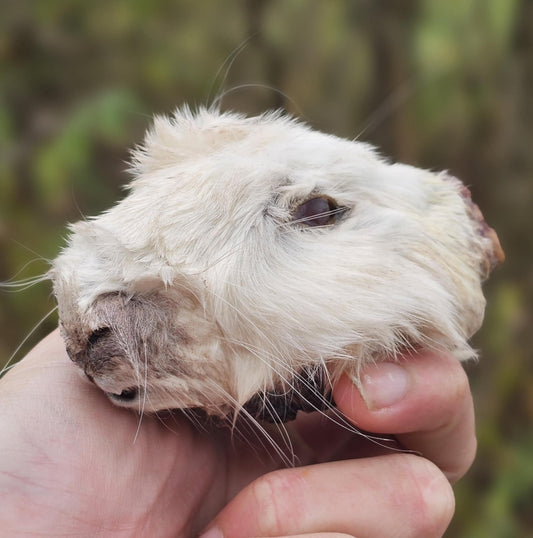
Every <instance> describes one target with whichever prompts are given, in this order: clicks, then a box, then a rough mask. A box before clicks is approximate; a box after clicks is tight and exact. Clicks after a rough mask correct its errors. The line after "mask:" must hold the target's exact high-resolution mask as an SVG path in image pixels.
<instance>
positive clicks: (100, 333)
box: [87, 327, 111, 348]
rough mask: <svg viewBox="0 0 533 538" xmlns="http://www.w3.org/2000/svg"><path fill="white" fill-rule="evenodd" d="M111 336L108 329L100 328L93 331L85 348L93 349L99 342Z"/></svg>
mask: <svg viewBox="0 0 533 538" xmlns="http://www.w3.org/2000/svg"><path fill="white" fill-rule="evenodd" d="M110 334H111V329H110V328H109V327H101V328H100V329H96V331H93V332H92V333H91V335H90V336H89V339H88V340H87V346H88V347H89V348H91V347H94V346H95V345H96V344H97V343H98V342H99V341H100V340H102V339H103V338H106V337H108V336H109V335H110Z"/></svg>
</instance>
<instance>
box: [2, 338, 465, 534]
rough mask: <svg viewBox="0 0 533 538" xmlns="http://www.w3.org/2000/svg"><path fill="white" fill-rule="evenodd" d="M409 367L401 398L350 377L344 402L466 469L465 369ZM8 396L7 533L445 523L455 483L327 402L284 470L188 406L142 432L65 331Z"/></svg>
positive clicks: (458, 470)
mask: <svg viewBox="0 0 533 538" xmlns="http://www.w3.org/2000/svg"><path fill="white" fill-rule="evenodd" d="M403 367H404V369H405V371H407V372H408V377H409V380H410V381H409V384H408V390H407V393H406V394H405V395H404V397H403V399H401V401H400V402H398V403H397V404H393V405H389V406H387V407H386V408H384V409H381V410H373V411H370V410H368V408H367V407H366V405H365V404H364V402H363V400H362V399H361V398H360V396H359V395H358V391H357V390H355V389H354V388H353V386H352V385H351V383H350V382H349V380H347V379H343V380H341V381H340V382H339V384H338V385H337V387H336V389H335V398H336V400H337V403H338V406H339V409H340V410H341V411H342V412H344V413H345V414H346V416H348V417H349V418H350V419H352V420H353V421H354V422H356V423H357V424H358V425H359V426H361V427H364V428H365V429H368V430H371V431H375V432H380V431H387V432H390V433H398V434H399V435H398V438H399V440H400V442H401V443H402V445H403V446H405V447H406V448H408V449H410V450H416V451H420V452H421V453H423V455H424V456H426V457H427V458H429V459H431V460H433V461H434V462H435V463H436V464H437V465H439V466H441V467H442V469H443V471H444V472H445V473H446V474H447V475H448V476H449V477H450V478H451V479H456V478H458V477H459V476H460V475H461V474H462V473H464V472H465V471H466V469H467V468H468V466H469V465H470V462H471V460H472V457H473V453H474V451H475V438H474V432H473V412H472V405H471V398H470V393H469V390H468V383H467V382H466V377H465V376H464V373H463V372H462V368H461V367H460V365H458V364H457V363H456V361H455V360H454V359H452V358H450V357H446V356H436V355H431V354H427V353H425V354H423V355H422V356H417V357H412V358H410V359H409V360H408V361H406V362H405V363H403ZM376 368H378V367H376ZM385 368H389V369H390V368H391V366H385ZM375 373H376V372H374V374H375ZM389 374H390V372H389ZM376 379H377V377H376V375H374V383H373V385H372V383H367V400H368V399H369V396H370V392H371V391H370V390H369V389H368V387H370V386H371V385H372V386H374V387H376V386H378V385H377V383H376ZM435 380H437V382H434V381H435ZM367 381H369V379H367ZM432 382H433V383H434V384H432ZM426 385H427V386H426ZM374 396H375V395H374ZM0 409H1V411H0V494H1V495H2V501H1V502H0V523H1V525H0V527H1V528H2V529H3V532H6V533H7V535H9V536H17V535H19V536H25V535H29V534H31V533H34V532H39V533H40V534H41V535H46V534H48V535H52V536H57V535H60V534H63V535H74V534H75V535H77V536H93V535H95V534H98V535H100V536H156V537H159V536H194V535H196V534H197V533H198V532H199V531H200V529H202V528H203V527H204V526H206V525H207V526H208V528H209V529H210V532H211V533H212V534H213V533H215V535H216V533H218V534H219V535H220V534H222V535H223V536H226V537H232V538H238V537H240V536H247V537H249V536H281V535H296V534H306V535H309V534H313V533H326V532H329V533H344V534H348V535H357V536H358V537H363V536H389V535H392V534H393V533H394V534H395V535H396V536H439V535H441V534H442V532H443V531H444V529H445V527H446V526H447V524H448V522H449V519H450V517H451V513H452V511H453V496H452V493H451V490H450V487H449V485H448V482H447V481H446V480H445V479H444V475H443V474H442V473H441V472H440V471H439V470H438V468H437V467H436V466H435V465H433V464H431V463H429V461H428V460H427V459H425V458H421V457H418V456H414V455H412V454H404V453H396V454H389V455H386V456H380V457H377V454H380V453H382V452H383V450H382V449H381V448H380V447H379V446H378V445H374V444H368V443H365V442H362V439H361V438H360V437H359V436H355V435H354V434H353V433H350V432H347V431H344V430H342V429H341V428H337V427H335V425H334V424H333V423H332V422H329V421H326V420H325V419H324V418H323V417H321V416H320V415H318V414H314V415H302V416H301V417H299V419H298V420H297V421H295V422H294V423H292V424H290V425H289V426H288V429H289V431H290V433H291V435H292V437H293V445H294V451H295V453H296V455H297V457H298V458H299V460H300V462H301V463H302V464H303V466H302V467H299V468H296V469H283V470H275V469H279V468H280V467H281V464H280V462H279V460H276V457H274V456H272V457H270V456H269V454H270V455H271V453H272V449H271V448H269V447H268V446H266V447H263V446H262V445H261V443H260V442H259V441H258V440H252V441H248V442H240V441H239V440H238V437H237V438H236V439H233V440H232V439H231V436H230V433H229V432H228V431H225V430H222V429H216V430H213V431H210V432H202V431H199V430H198V429H196V428H194V427H192V426H191V424H190V423H189V422H188V421H187V420H185V419H183V417H180V416H178V415H170V416H169V417H167V418H166V419H165V420H158V419H157V418H156V417H147V416H146V417H143V419H142V423H141V425H140V427H139V431H138V433H136V432H137V427H138V421H139V418H138V417H136V416H135V415H134V414H133V413H131V412H128V411H125V410H122V409H119V408H116V407H114V406H112V405H111V404H110V403H109V402H108V401H107V399H106V398H105V396H104V395H103V394H101V393H100V392H99V391H98V390H97V389H96V388H95V387H93V386H91V385H89V384H88V383H86V382H85V381H83V380H82V379H81V377H80V376H79V374H78V372H77V371H76V369H75V368H74V367H73V365H72V364H71V363H70V361H69V359H68V358H67V357H66V354H65V352H64V350H63V345H62V343H61V341H60V339H59V337H58V335H57V332H56V333H54V334H52V335H51V336H49V337H48V338H47V339H45V340H44V341H43V342H41V344H40V345H39V346H37V348H36V349H35V350H33V351H32V352H31V353H30V354H29V356H28V357H27V358H26V359H24V360H23V361H22V362H21V363H20V364H19V365H18V366H17V367H16V368H14V369H13V370H12V371H11V372H10V373H9V374H8V375H7V376H6V377H5V378H4V379H3V380H2V381H1V382H0ZM409 432H411V433H409ZM412 432H418V433H412ZM134 439H135V443H134V442H133V441H134ZM360 456H365V457H363V458H360V459H354V458H357V457H360ZM335 460H338V461H335ZM272 471H273V472H272ZM232 499H233V500H232ZM220 510H221V511H220ZM219 511H220V513H219V515H218V516H217V517H216V518H215V519H214V521H213V522H212V523H211V524H209V525H208V523H209V522H210V520H212V519H213V518H214V517H215V515H216V514H217V512H219Z"/></svg>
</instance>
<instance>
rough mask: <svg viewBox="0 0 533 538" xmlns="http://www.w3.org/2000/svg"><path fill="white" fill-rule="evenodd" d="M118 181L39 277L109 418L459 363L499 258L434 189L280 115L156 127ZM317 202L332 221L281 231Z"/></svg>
mask: <svg viewBox="0 0 533 538" xmlns="http://www.w3.org/2000/svg"><path fill="white" fill-rule="evenodd" d="M132 171H133V175H134V179H133V181H132V183H131V186H130V192H129V195H128V196H127V197H126V198H125V199H124V200H122V201H121V202H120V203H118V204H117V205H116V206H115V207H113V208H112V209H111V210H109V211H107V212H106V213H104V214H102V215H100V216H98V217H95V218H92V219H90V220H88V221H84V222H79V223H77V224H75V225H73V226H72V227H71V232H72V234H71V236H70V239H69V243H68V246H67V247H66V248H65V249H64V251H63V252H62V254H61V255H60V256H59V257H58V258H57V259H56V260H55V263H54V266H53V269H52V271H51V276H52V279H53V281H54V291H55V294H56V297H57V300H58V304H59V315H60V323H61V330H62V334H63V337H64V339H65V342H66V345H67V349H68V352H69V354H70V356H71V357H72V358H73V360H75V361H76V362H77V363H78V364H80V366H81V367H82V368H83V369H84V370H85V372H86V373H87V374H88V375H89V376H90V378H91V379H92V380H93V381H94V382H95V383H96V384H97V385H98V386H99V387H101V388H102V390H104V391H105V392H106V393H108V394H109V395H110V396H111V397H112V399H114V401H116V402H117V403H118V404H119V405H125V406H130V407H135V408H136V407H139V408H141V403H140V402H141V401H142V409H143V410H145V411H157V410H160V409H166V408H190V407H201V408H203V409H205V410H206V411H207V412H208V413H210V414H215V415H220V416H227V415H228V414H230V413H232V412H233V411H234V410H239V409H240V408H241V407H242V406H243V405H244V404H245V403H246V402H247V401H249V400H250V399H251V398H252V397H254V395H257V394H258V393H262V392H265V391H272V392H280V391H283V390H289V389H290V387H291V385H292V383H293V380H294V379H295V376H298V374H299V373H301V372H302V371H303V370H304V369H306V371H309V369H311V370H313V369H314V368H316V370H317V371H319V370H321V369H323V368H324V366H325V367H326V369H327V372H328V373H329V375H330V376H331V377H332V378H335V377H336V376H338V375H340V373H341V372H343V371H347V372H348V373H350V374H352V375H353V376H355V377H356V376H357V372H358V370H359V368H360V366H361V365H362V364H364V363H366V362H368V361H373V360H379V359H380V358H382V357H391V356H395V354H397V353H398V352H400V351H402V350H405V349H406V348H410V347H414V348H418V347H427V348H432V349H447V350H450V351H452V352H453V353H454V354H455V355H456V356H457V358H458V359H460V360H463V359H467V358H470V357H473V356H474V355H475V353H474V351H473V350H472V349H471V347H470V346H469V344H468V338H469V337H470V336H471V335H472V334H473V333H474V332H475V331H476V330H477V329H478V328H479V326H480V324H481V321H482V317H483V311H484V306H485V300H484V298H483V295H482V291H481V281H482V280H483V279H484V278H485V277H486V276H487V275H488V269H489V267H490V266H492V265H493V264H494V263H495V261H497V260H498V259H500V258H501V257H502V253H501V249H500V248H499V245H498V243H497V239H496V237H495V234H494V233H493V232H492V230H491V229H490V228H488V226H487V225H486V224H485V223H484V221H483V218H482V216H481V214H480V213H479V210H478V209H477V206H475V205H474V204H473V203H472V202H471V201H470V198H469V193H468V191H467V189H466V188H465V187H464V186H463V185H462V184H461V183H460V182H459V181H458V180H456V179H455V178H452V177H451V176H448V175H447V174H446V173H432V172H430V171H427V170H420V169H417V168H414V167H411V166H406V165H403V164H391V163H389V162H388V161H386V160H385V159H383V158H381V157H380V156H379V155H378V154H377V153H376V152H375V151H374V150H373V148H371V147H370V146H368V145H366V144H363V143H360V142H352V141H348V140H343V139H340V138H337V137H334V136H331V135H327V134H323V133H320V132H316V131H313V130H311V129H310V128H309V127H307V126H306V125H304V124H302V123H300V122H298V121H295V120H294V119H291V118H288V117H286V116H284V115H282V114H279V113H269V114H265V115H262V116H259V117H254V118H246V117H243V116H240V115H237V114H233V113H220V112H218V111H216V110H206V109H202V110H200V111H198V112H197V113H191V112H190V111H189V110H188V109H181V110H178V111H177V112H176V113H175V114H174V115H173V116H172V117H170V118H167V117H158V118H156V120H155V123H154V126H153V128H152V129H151V130H150V131H149V133H148V134H147V136H146V140H145V143H144V145H143V146H142V147H141V148H139V149H138V150H137V151H135V152H134V155H133V164H132ZM320 196H327V197H328V199H331V200H334V201H335V202H336V204H337V205H338V206H339V207H342V208H343V213H342V215H341V216H339V218H338V219H337V221H336V222H334V223H332V224H331V225H327V226H318V227H311V226H308V225H306V223H305V222H295V216H294V215H295V210H296V208H298V207H299V206H300V205H301V204H302V203H304V202H306V201H307V200H309V199H311V198H315V197H320ZM135 387H136V388H137V392H136V394H135V397H132V398H123V399H120V398H117V396H119V395H120V394H121V393H124V394H126V395H127V393H128V391H129V390H130V389H132V388H135ZM124 391H126V392H124ZM113 395H114V397H113Z"/></svg>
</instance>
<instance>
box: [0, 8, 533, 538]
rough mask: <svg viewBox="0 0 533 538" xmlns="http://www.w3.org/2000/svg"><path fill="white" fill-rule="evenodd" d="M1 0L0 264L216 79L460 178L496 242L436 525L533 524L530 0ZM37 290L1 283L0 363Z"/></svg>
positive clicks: (119, 168)
mask: <svg viewBox="0 0 533 538" xmlns="http://www.w3.org/2000/svg"><path fill="white" fill-rule="evenodd" d="M0 13H1V15H0V281H6V280H9V279H10V278H15V279H24V278H27V277H31V276H35V275H38V274H40V273H42V272H44V271H46V269H47V266H48V265H47V261H46V260H49V259H51V258H53V257H54V256H56V255H57V253H58V251H59V249H60V247H61V245H62V244H63V241H64V236H65V224H66V223H67V222H71V221H75V220H78V219H80V218H81V216H82V215H91V214H94V213H96V212H99V211H101V210H103V209H105V208H107V207H109V205H110V204H111V203H112V202H113V201H114V200H117V199H118V198H120V197H121V196H123V191H122V190H121V185H123V184H124V183H125V182H127V180H128V175H127V174H126V172H125V168H126V164H125V161H126V160H127V159H128V148H131V147H132V146H133V145H134V144H136V143H138V142H140V141H141V139H142V134H143V131H144V130H145V129H146V128H147V126H148V125H149V124H150V117H151V115H152V114H153V113H162V112H170V111H172V109H173V108H174V107H176V106H177V105H181V104H182V103H189V104H190V105H192V106H195V105H201V104H207V103H209V102H211V101H212V100H213V99H214V98H215V97H216V96H217V95H220V94H221V93H223V92H226V93H224V97H223V99H222V107H223V109H236V110H239V111H242V112H246V113H251V114H254V113H258V112H261V111H263V110H265V109H268V108H277V107H283V108H285V109H286V110H288V111H289V112H291V113H293V114H296V115H298V116H301V117H303V118H304V119H305V120H306V121H308V122H309V123H310V124H311V125H312V126H313V127H315V128H318V129H321V130H324V131H328V132H332V133H335V134H338V135H341V136H346V137H352V138H353V137H355V136H358V135H360V138H361V139H362V140H365V141H368V142H371V143H373V144H376V145H378V146H379V147H380V148H381V150H382V152H383V153H384V154H386V155H389V156H391V157H392V158H393V159H394V160H401V161H404V162H408V163H411V164H414V165H417V166H422V167H428V168H432V169H448V170H450V171H451V172H452V173H453V174H454V175H456V176H458V177H460V178H462V179H463V181H464V182H465V183H466V184H468V185H469V186H470V187H471V190H472V192H473V196H474V199H475V200H476V201H477V202H478V204H479V205H480V206H481V208H482V209H483V212H484V214H485V217H486V219H487V221H488V222H489V223H490V224H491V226H493V227H494V228H496V229H497V230H498V233H499V236H500V239H501V241H502V244H503V246H504V249H505V250H506V253H507V257H508V259H507V261H506V263H505V265H504V266H502V267H500V268H498V269H497V271H496V273H495V274H494V275H493V278H492V279H491V280H490V282H488V283H487V285H486V295H487V297H488V309H487V316H486V322H485V325H484V328H483V329H482V331H481V332H480V334H479V335H477V336H476V338H475V344H476V346H477V347H478V348H479V349H480V350H481V361H480V363H479V364H477V365H473V364H472V365H468V366H467V369H468V371H469V375H470V378H471V383H472V388H473V391H474V395H475V401H476V407H477V416H478V432H479V443H480V444H479V455H478V458H477V460H476V463H475V465H474V466H473V468H472V470H471V471H470V472H469V474H468V475H467V476H466V477H465V478H464V479H463V480H462V481H461V482H460V483H459V484H458V485H457V486H456V488H455V489H456V493H457V513H456V516H455V519H454V522H453V524H452V527H451V528H450V529H449V531H448V533H447V536H450V537H472V538H477V537H480V538H481V537H483V538H486V537H521V536H524V537H525V536H533V428H532V425H533V390H532V387H533V361H532V353H531V348H532V345H533V332H532V330H531V329H533V324H532V317H533V310H532V308H531V304H532V298H533V297H532V296H533V271H532V263H531V262H532V256H531V253H532V251H533V249H532V245H533V226H532V224H533V217H532V209H531V208H532V206H533V2H532V1H530V0H448V1H438V0H435V1H423V0H404V1H399V0H398V1H380V0H375V1H371V0H366V1H365V0H359V1H356V0H354V1H342V0H338V1H337V0H331V1H327V2H326V1H325V0H322V1H320V0H277V1H276V0H272V1H271V0H247V1H246V0H227V1H222V0H220V1H214V0H213V1H193V0H182V1H151V0H137V1H112V0H106V1H103V0H93V1H91V2H87V1H75V0H71V1H64V0H55V1H53V0H49V1H32V2H27V1H15V0H12V1H10V0H1V1H0ZM236 52H238V54H235V53H236ZM50 291H51V290H50V285H49V284H48V283H43V284H39V285H37V286H34V287H32V288H30V289H26V290H21V291H18V292H13V291H6V290H3V291H0V367H1V366H2V365H3V364H4V363H5V362H6V361H7V360H8V358H9V357H10V356H11V355H12V354H13V352H15V350H16V349H17V346H18V344H19V343H20V342H21V341H22V340H23V339H24V337H25V336H26V335H27V334H28V332H29V331H30V330H31V329H32V328H33V327H34V325H35V324H36V323H37V322H38V321H39V320H40V319H41V318H42V317H43V316H44V315H45V314H46V313H47V312H49V311H50V310H51V309H52V308H53V307H54V301H53V298H52V297H51V293H50ZM56 323H57V319H56V318H55V317H54V315H52V316H51V317H49V318H48V319H47V320H46V321H45V322H44V323H43V324H42V325H41V326H40V327H39V328H38V329H37V330H36V331H35V332H34V334H33V335H32V336H31V337H30V338H29V340H28V342H27V343H26V344H25V345H23V346H22V348H21V349H20V350H19V351H18V352H16V353H15V359H19V358H21V357H22V356H23V355H24V353H25V352H26V351H27V350H28V349H29V347H30V346H32V345H34V344H35V343H36V342H37V341H38V340H39V338H40V337H42V336H43V335H44V334H46V333H47V332H49V331H50V330H52V329H53V327H54V326H55V325H56Z"/></svg>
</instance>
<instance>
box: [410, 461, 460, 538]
mask: <svg viewBox="0 0 533 538" xmlns="http://www.w3.org/2000/svg"><path fill="white" fill-rule="evenodd" d="M409 459H410V460H411V461H410V467H411V468H410V484H409V486H408V487H409V488H410V489H411V492H410V495H411V500H412V502H411V525H410V526H411V529H412V534H411V535H410V536H413V537H415V538H418V537H420V538H433V537H435V538H437V537H440V536H442V535H443V534H444V532H445V530H446V528H447V527H448V525H449V524H450V521H451V519H452V516H453V513H454V510H455V498H454V494H453V490H452V488H451V485H450V483H449V482H448V480H447V479H446V477H445V476H444V474H442V472H441V471H440V470H439V469H438V467H436V466H435V465H434V464H433V463H431V462H430V461H429V460H426V459H424V458H421V457H418V456H410V458H409Z"/></svg>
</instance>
